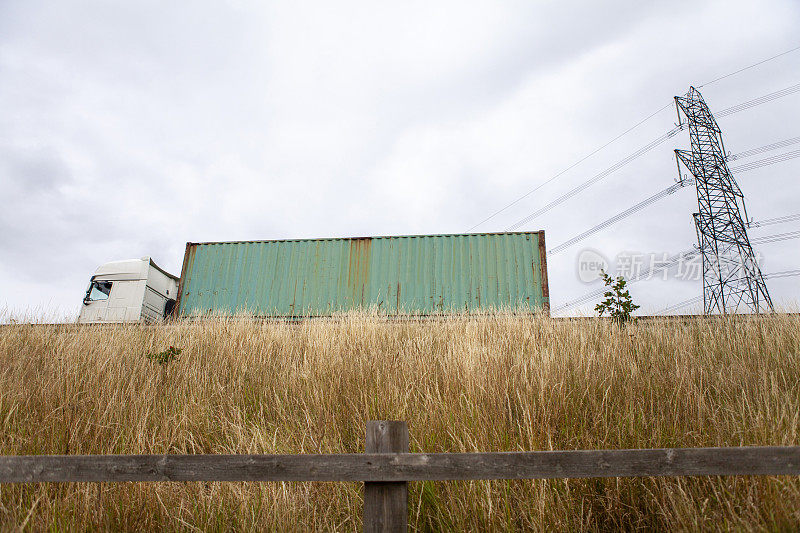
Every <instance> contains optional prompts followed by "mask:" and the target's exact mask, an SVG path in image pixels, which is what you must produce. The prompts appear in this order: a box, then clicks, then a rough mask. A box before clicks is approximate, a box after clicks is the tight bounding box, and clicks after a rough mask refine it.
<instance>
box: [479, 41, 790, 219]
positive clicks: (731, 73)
mask: <svg viewBox="0 0 800 533" xmlns="http://www.w3.org/2000/svg"><path fill="white" fill-rule="evenodd" d="M796 50H800V46H797V47H795V48H792V49H790V50H786V51H785V52H781V53H780V54H776V55H774V56H771V57H768V58H766V59H762V60H761V61H758V62H757V63H753V64H752V65H748V66H746V67H744V68H741V69H739V70H736V71H734V72H730V73H728V74H725V75H724V76H720V77H718V78H715V79H713V80H711V81H709V82H706V83H704V84H703V85H699V86H698V87H703V86H706V85H711V84H712V83H716V82H718V81H720V80H723V79H725V78H728V77H730V76H733V75H735V74H739V73H740V72H744V71H745V70H748V69H751V68H753V67H757V66H758V65H761V64H763V63H766V62H768V61H772V60H773V59H776V58H778V57H781V56H784V55H786V54H789V53H791V52H794V51H796ZM767 96H769V95H767ZM781 96H785V95H781ZM781 96H776V97H775V98H780V97H781ZM761 98H764V97H761ZM773 99H774V98H773ZM761 103H765V102H761ZM753 105H760V104H753ZM671 106H672V102H670V103H669V104H666V105H665V106H664V107H662V108H660V109H658V110H656V111H655V112H653V113H651V114H650V115H648V116H646V117H645V118H643V119H642V120H640V121H639V122H637V123H636V124H634V125H633V126H631V127H630V128H628V129H627V130H625V131H623V132H622V133H620V134H619V135H617V136H616V137H614V138H613V139H611V140H610V141H608V142H607V143H605V144H603V145H602V146H600V147H598V148H596V149H595V150H593V151H592V152H590V153H588V154H587V155H585V156H583V157H582V158H581V159H579V160H578V161H576V162H575V163H573V164H571V165H570V166H568V167H567V168H565V169H564V170H562V171H561V172H558V173H557V174H555V175H553V176H552V177H550V178H549V179H547V180H545V181H544V182H542V183H540V184H539V185H537V186H536V187H534V188H533V189H531V190H530V191H528V192H527V193H525V194H523V195H522V196H520V197H518V198H517V199H515V200H514V201H512V202H511V203H509V204H506V205H505V206H504V207H503V208H501V209H498V210H497V211H495V212H494V213H492V214H491V215H489V216H488V217H486V218H484V219H483V220H481V221H480V222H478V223H477V224H475V225H474V226H472V227H471V228H469V230H468V231H472V230H474V229H475V228H477V227H478V226H481V225H482V224H484V223H486V222H488V221H489V220H491V219H493V218H494V217H496V216H497V215H499V214H500V213H503V212H504V211H505V210H507V209H508V208H509V207H512V206H514V205H516V204H518V203H519V202H520V201H522V200H524V199H525V198H527V197H528V196H530V195H531V194H533V193H534V192H536V191H538V190H539V189H541V188H542V187H544V186H545V185H547V184H549V183H551V182H553V181H554V180H556V179H557V178H559V177H561V176H562V175H564V174H565V173H567V172H568V171H569V170H572V169H573V168H575V167H576V166H578V165H579V164H580V163H583V162H584V161H586V160H587V159H589V158H590V157H592V156H593V155H595V154H596V153H598V152H599V151H601V150H602V149H604V148H606V147H607V146H609V145H610V144H612V143H614V142H615V141H617V140H619V139H620V138H622V137H624V136H625V135H627V134H628V133H630V132H631V131H633V130H634V129H636V128H638V127H639V126H641V125H642V124H644V123H645V122H647V121H648V120H650V119H651V118H653V117H654V116H656V115H658V114H659V113H661V112H662V111H664V110H665V109H667V108H668V107H671ZM750 107H752V105H751V106H750ZM726 111H727V110H726ZM735 112H736V111H732V112H730V113H728V114H731V113H735ZM718 116H723V115H720V114H718Z"/></svg>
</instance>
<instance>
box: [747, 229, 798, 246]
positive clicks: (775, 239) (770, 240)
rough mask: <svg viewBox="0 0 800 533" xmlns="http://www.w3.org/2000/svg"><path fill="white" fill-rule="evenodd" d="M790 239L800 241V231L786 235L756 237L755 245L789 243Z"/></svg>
mask: <svg viewBox="0 0 800 533" xmlns="http://www.w3.org/2000/svg"><path fill="white" fill-rule="evenodd" d="M789 239H800V231H787V232H785V233H774V234H772V235H765V236H763V237H754V238H753V239H752V241H750V242H751V243H753V244H770V243H773V242H780V241H787V240H789Z"/></svg>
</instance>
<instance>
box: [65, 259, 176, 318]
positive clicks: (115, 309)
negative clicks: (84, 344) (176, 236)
mask: <svg viewBox="0 0 800 533" xmlns="http://www.w3.org/2000/svg"><path fill="white" fill-rule="evenodd" d="M177 296H178V278H177V277H176V276H173V275H172V274H170V273H168V272H166V271H164V270H162V269H161V268H159V267H158V266H157V265H156V264H155V263H154V262H153V260H152V259H150V258H149V257H142V258H141V259H128V260H125V261H112V262H110V263H106V264H104V265H101V266H100V267H99V268H98V269H97V270H95V272H94V275H93V276H92V278H91V280H90V281H89V288H88V289H86V295H85V296H84V297H83V306H82V307H81V312H80V315H79V317H78V322H80V323H81V324H93V323H119V322H148V323H151V322H157V321H160V320H162V319H163V318H164V317H166V316H168V315H169V314H171V313H172V310H173V308H174V307H175V298H177Z"/></svg>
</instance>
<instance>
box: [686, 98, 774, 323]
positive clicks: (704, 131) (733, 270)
mask: <svg viewBox="0 0 800 533" xmlns="http://www.w3.org/2000/svg"><path fill="white" fill-rule="evenodd" d="M675 104H676V105H677V108H678V121H679V122H680V123H681V124H683V122H681V116H682V115H683V116H684V117H686V123H687V125H688V127H689V138H690V139H691V143H692V150H691V151H688V150H675V155H676V157H677V160H678V174H679V175H680V164H681V163H683V164H684V165H685V166H686V168H687V169H689V172H691V173H692V175H693V176H694V180H695V185H696V186H697V206H698V212H697V213H694V222H695V227H696V229H697V242H698V245H699V247H700V252H701V254H702V258H703V302H704V311H705V314H707V315H708V314H712V313H714V312H717V313H722V314H727V313H737V312H741V311H748V310H749V311H750V312H753V313H759V312H761V311H762V310H770V311H772V310H773V307H772V299H771V298H770V297H769V292H768V291H767V285H766V284H765V283H764V278H763V276H762V275H761V270H760V269H759V267H758V264H757V262H756V260H755V255H754V254H753V247H752V246H751V245H750V239H748V237H747V229H746V225H745V222H744V221H745V220H746V219H747V210H746V209H745V205H744V195H743V194H742V191H741V189H739V185H737V183H736V180H735V179H734V178H733V175H732V174H731V172H730V170H729V169H728V165H727V162H726V156H725V145H724V144H723V142H722V131H721V130H720V128H719V126H718V125H717V121H716V120H714V116H713V115H712V114H711V111H710V110H709V108H708V106H707V105H706V103H705V101H704V100H703V96H702V95H701V94H700V91H698V90H697V89H695V88H694V87H691V88H690V89H689V92H688V93H686V95H685V96H676V97H675ZM743 214H744V216H743Z"/></svg>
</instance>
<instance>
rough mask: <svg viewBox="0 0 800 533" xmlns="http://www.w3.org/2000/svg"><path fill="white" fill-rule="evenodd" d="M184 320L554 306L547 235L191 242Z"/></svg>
mask: <svg viewBox="0 0 800 533" xmlns="http://www.w3.org/2000/svg"><path fill="white" fill-rule="evenodd" d="M177 307H178V313H179V315H180V316H193V315H202V314H209V313H210V314H221V315H230V314H235V313H247V314H253V315H256V316H264V317H302V316H328V315H331V314H333V313H336V312H341V311H347V310H351V309H358V308H367V307H374V308H377V309H378V310H379V312H381V313H382V314H387V315H396V314H415V315H416V314H419V315H433V314H443V313H452V312H463V311H475V310H487V309H498V308H509V307H513V308H523V309H528V310H531V311H536V310H543V311H546V312H548V311H549V294H548V288H547V268H546V262H545V258H544V232H541V231H540V232H535V233H528V232H516V233H485V234H465V235H420V236H401V237H366V238H351V239H307V240H306V239H304V240H282V241H249V242H218V243H188V244H187V245H186V255H185V256H184V260H183V269H182V272H181V280H180V289H179V295H178V305H177Z"/></svg>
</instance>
